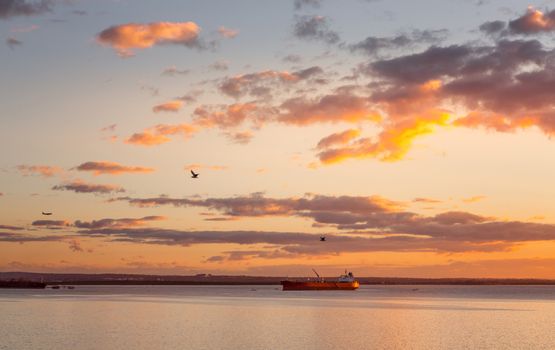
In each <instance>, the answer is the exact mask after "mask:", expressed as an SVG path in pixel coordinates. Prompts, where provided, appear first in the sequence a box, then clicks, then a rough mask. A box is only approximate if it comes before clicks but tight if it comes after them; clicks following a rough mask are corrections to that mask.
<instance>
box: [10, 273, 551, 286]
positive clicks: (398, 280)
mask: <svg viewBox="0 0 555 350" xmlns="http://www.w3.org/2000/svg"><path fill="white" fill-rule="evenodd" d="M308 278H313V277H312V276H310V277H295V278H288V277H268V276H225V275H210V274H197V275H193V276H179V275H138V274H71V273H68V274H58V273H35V272H0V280H3V281H9V280H24V281H34V282H44V283H46V284H48V285H279V284H280V281H282V280H286V279H292V280H306V279H308ZM334 278H335V277H325V279H328V280H332V279H334ZM357 280H358V281H359V282H360V284H362V285H555V280H552V279H534V278H409V277H357Z"/></svg>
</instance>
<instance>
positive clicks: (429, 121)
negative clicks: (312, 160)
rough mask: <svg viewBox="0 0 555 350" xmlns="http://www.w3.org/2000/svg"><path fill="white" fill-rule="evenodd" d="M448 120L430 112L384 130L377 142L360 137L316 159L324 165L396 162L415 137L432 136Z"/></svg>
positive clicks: (442, 115) (447, 116)
mask: <svg viewBox="0 0 555 350" xmlns="http://www.w3.org/2000/svg"><path fill="white" fill-rule="evenodd" d="M448 120H449V114H447V113H445V112H442V111H430V112H429V113H428V114H427V115H425V116H423V117H420V118H414V119H408V120H404V121H401V122H399V123H397V124H393V125H390V126H388V127H386V129H384V130H383V131H382V132H381V133H380V134H379V135H378V137H377V140H373V139H371V138H361V139H358V140H355V141H353V142H352V143H351V144H349V145H346V146H343V147H337V148H329V149H325V150H323V151H322V152H320V153H319V154H318V157H319V158H320V161H321V162H322V163H324V164H334V163H339V162H342V161H345V160H347V159H352V158H358V159H360V158H378V159H380V160H382V161H398V160H401V159H402V158H403V157H404V156H405V155H406V153H407V152H408V151H409V149H410V147H411V146H412V143H413V141H414V139H415V138H416V137H418V136H421V135H425V134H430V133H432V132H433V131H434V129H435V127H436V126H445V125H447V122H448Z"/></svg>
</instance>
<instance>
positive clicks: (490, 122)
mask: <svg viewBox="0 0 555 350" xmlns="http://www.w3.org/2000/svg"><path fill="white" fill-rule="evenodd" d="M537 124H538V119H537V118H534V117H521V118H518V119H517V118H508V117H506V116H503V115H501V114H496V113H487V112H471V113H469V114H468V115H467V116H465V117H462V118H459V119H457V120H455V121H454V122H453V125H455V126H464V127H467V128H478V127H484V128H486V129H492V130H495V131H499V132H514V131H516V130H518V129H526V128H529V127H531V126H535V125H537Z"/></svg>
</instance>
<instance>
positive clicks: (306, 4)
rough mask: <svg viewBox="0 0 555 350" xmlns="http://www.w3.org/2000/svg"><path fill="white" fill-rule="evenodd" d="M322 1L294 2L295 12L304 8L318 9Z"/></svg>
mask: <svg viewBox="0 0 555 350" xmlns="http://www.w3.org/2000/svg"><path fill="white" fill-rule="evenodd" d="M322 2H323V0H295V3H294V6H295V10H300V9H302V8H304V7H312V8H318V7H320V6H321V5H322Z"/></svg>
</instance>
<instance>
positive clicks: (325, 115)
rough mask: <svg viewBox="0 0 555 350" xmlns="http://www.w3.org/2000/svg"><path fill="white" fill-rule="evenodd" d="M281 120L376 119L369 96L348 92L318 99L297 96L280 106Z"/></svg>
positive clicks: (312, 122)
mask: <svg viewBox="0 0 555 350" xmlns="http://www.w3.org/2000/svg"><path fill="white" fill-rule="evenodd" d="M280 107H281V109H282V113H281V114H280V116H279V119H278V120H279V121H280V122H282V123H286V124H295V125H308V124H314V123H326V122H327V123H330V122H331V123H339V122H350V123H357V122H362V121H372V120H375V117H376V114H375V113H373V112H372V109H371V105H370V101H369V100H368V99H367V98H364V97H361V96H357V95H354V94H348V93H337V94H329V95H326V96H323V97H320V98H317V99H307V98H304V97H295V98H292V99H288V100H286V101H284V102H283V103H282V105H281V106H280Z"/></svg>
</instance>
